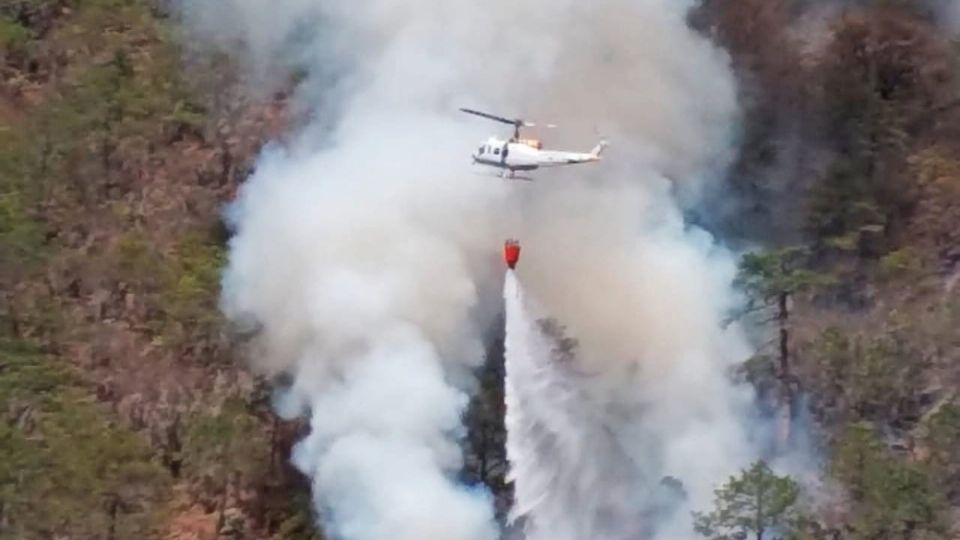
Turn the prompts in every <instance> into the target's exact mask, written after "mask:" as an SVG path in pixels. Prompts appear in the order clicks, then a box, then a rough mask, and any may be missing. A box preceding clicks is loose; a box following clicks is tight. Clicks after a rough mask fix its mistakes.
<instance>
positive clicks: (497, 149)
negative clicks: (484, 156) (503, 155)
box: [493, 148, 500, 156]
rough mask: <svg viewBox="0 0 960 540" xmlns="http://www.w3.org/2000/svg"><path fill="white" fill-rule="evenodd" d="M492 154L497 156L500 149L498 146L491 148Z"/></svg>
mask: <svg viewBox="0 0 960 540" xmlns="http://www.w3.org/2000/svg"><path fill="white" fill-rule="evenodd" d="M493 155H495V156H499V155H500V149H499V148H494V149H493Z"/></svg>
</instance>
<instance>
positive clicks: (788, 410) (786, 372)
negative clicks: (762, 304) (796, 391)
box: [777, 292, 794, 450]
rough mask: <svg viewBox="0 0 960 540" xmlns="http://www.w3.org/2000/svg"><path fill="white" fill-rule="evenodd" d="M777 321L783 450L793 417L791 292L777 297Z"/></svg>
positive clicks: (779, 441)
mask: <svg viewBox="0 0 960 540" xmlns="http://www.w3.org/2000/svg"><path fill="white" fill-rule="evenodd" d="M777 321H778V325H779V333H780V340H779V341H780V353H779V364H780V365H779V367H780V369H779V371H780V373H779V374H778V375H779V379H780V403H779V410H778V413H777V415H778V430H777V446H778V447H779V448H780V449H781V450H783V449H785V448H786V447H787V445H788V443H789V441H790V432H791V422H792V419H793V401H794V396H793V376H792V375H791V372H790V371H791V370H790V329H789V322H790V293H788V292H782V293H780V294H779V295H778V297H777Z"/></svg>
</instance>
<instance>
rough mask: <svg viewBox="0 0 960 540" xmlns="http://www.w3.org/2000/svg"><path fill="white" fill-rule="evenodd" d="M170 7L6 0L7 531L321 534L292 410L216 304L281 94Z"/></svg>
mask: <svg viewBox="0 0 960 540" xmlns="http://www.w3.org/2000/svg"><path fill="white" fill-rule="evenodd" d="M179 43H180V42H179V40H178V35H177V27H176V25H175V23H174V22H173V21H171V20H170V19H168V16H167V13H165V12H164V11H162V10H161V7H160V6H159V5H156V6H154V5H152V4H151V3H150V2H147V1H126V0H82V1H67V0H12V1H11V0H4V1H3V2H2V3H0V73H2V79H0V294H2V299H0V403H2V408H0V414H2V415H3V416H2V422H0V456H2V457H0V537H2V538H11V539H14V538H15V539H21V538H23V539H25V538H55V537H57V538H64V537H69V538H77V539H79V538H104V539H115V538H116V539H119V538H130V539H133V538H153V537H157V538H159V537H164V538H185V539H186V538H211V537H212V536H214V531H215V530H216V529H218V528H219V530H220V531H221V532H224V533H227V532H230V533H231V534H234V535H237V536H240V537H246V538H256V537H260V538H266V537H269V536H271V535H276V536H277V537H283V538H294V537H302V538H307V537H309V536H310V534H311V533H310V530H311V529H310V519H309V517H308V516H309V514H308V511H307V508H308V506H307V505H306V504H305V502H304V503H303V504H301V503H298V502H296V501H298V500H299V499H301V498H302V495H304V494H305V488H304V486H302V485H299V482H300V480H299V478H298V477H296V476H295V475H294V474H293V473H292V472H291V471H290V470H288V466H287V459H286V458H287V456H286V454H287V452H288V449H289V446H290V444H291V443H292V441H293V440H294V439H295V430H296V429H297V428H296V426H291V425H285V424H283V423H281V422H279V421H278V420H277V419H276V418H275V417H274V416H273V415H272V414H271V412H270V410H269V405H268V402H267V399H268V394H267V391H266V389H265V387H264V384H263V382H262V381H259V380H257V379H255V378H253V377H251V376H250V375H248V374H247V373H245V372H244V370H243V369H242V364H241V363H239V362H237V361H235V356H236V355H235V345H233V344H232V343H231V341H230V339H229V338H228V337H227V335H226V334H225V332H224V328H223V324H222V322H221V319H220V316H219V315H218V310H217V299H218V281H219V273H220V267H221V264H222V262H223V258H224V255H223V253H224V245H223V243H224V240H225V238H224V233H223V232H222V225H220V217H219V216H220V209H221V206H222V204H223V203H224V202H225V201H227V200H228V199H229V198H230V197H231V196H232V194H233V192H234V190H235V189H236V187H237V184H238V182H240V181H241V180H242V179H243V178H244V176H245V175H246V174H247V169H248V168H249V167H250V163H251V160H252V158H253V156H254V154H255V151H256V149H257V147H258V146H259V145H260V144H261V142H262V141H263V140H264V139H265V138H267V137H271V136H276V135H278V134H279V133H280V131H281V129H282V126H283V124H284V104H283V99H282V97H278V99H277V100H271V101H264V100H259V101H251V100H249V99H245V97H244V94H243V93H242V92H241V91H240V90H239V87H237V86H235V85H234V84H233V82H232V77H233V76H234V72H233V69H232V66H231V65H230V63H229V61H228V59H225V58H218V57H214V56H204V55H192V56H191V55H188V54H186V53H187V52H186V51H185V50H184V49H183V48H182V47H180V46H179Z"/></svg>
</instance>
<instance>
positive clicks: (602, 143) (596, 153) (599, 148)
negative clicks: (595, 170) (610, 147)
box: [590, 140, 607, 159]
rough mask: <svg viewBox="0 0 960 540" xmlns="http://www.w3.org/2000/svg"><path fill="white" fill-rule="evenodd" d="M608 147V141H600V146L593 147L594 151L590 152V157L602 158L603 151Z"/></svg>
mask: <svg viewBox="0 0 960 540" xmlns="http://www.w3.org/2000/svg"><path fill="white" fill-rule="evenodd" d="M606 147H607V141H605V140H603V141H600V143H599V144H597V145H596V146H594V147H593V150H591V151H590V155H591V156H593V157H595V158H598V159H599V158H600V154H602V153H603V149H604V148H606Z"/></svg>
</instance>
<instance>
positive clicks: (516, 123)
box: [460, 107, 523, 126]
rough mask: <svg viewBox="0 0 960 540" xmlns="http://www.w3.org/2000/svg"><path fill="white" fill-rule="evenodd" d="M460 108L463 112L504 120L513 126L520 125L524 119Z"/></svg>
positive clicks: (497, 120) (498, 120)
mask: <svg viewBox="0 0 960 540" xmlns="http://www.w3.org/2000/svg"><path fill="white" fill-rule="evenodd" d="M460 110H461V111H463V112H465V113H467V114H475V115H477V116H482V117H484V118H486V119H488V120H494V121H496V122H503V123H504V124H510V125H511V126H516V125H518V124H522V123H523V120H510V119H509V118H504V117H502V116H496V115H493V114H487V113H485V112H480V111H475V110H473V109H464V108H463V107H461V108H460Z"/></svg>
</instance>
